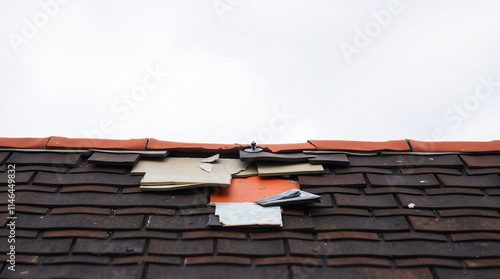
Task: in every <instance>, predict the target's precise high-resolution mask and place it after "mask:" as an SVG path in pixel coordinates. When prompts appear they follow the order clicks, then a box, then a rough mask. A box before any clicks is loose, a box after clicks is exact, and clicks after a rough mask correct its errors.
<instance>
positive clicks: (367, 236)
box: [318, 231, 380, 241]
mask: <svg viewBox="0 0 500 279" xmlns="http://www.w3.org/2000/svg"><path fill="white" fill-rule="evenodd" d="M318 239H321V240H326V239H363V240H375V241H380V238H379V237H378V234H376V233H372V232H356V231H340V232H323V233H318Z"/></svg>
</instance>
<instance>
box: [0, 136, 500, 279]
mask: <svg viewBox="0 0 500 279" xmlns="http://www.w3.org/2000/svg"><path fill="white" fill-rule="evenodd" d="M247 146H248V145H246V144H245V145H242V144H194V143H178V142H170V141H160V140H155V139H134V140H104V139H70V138H62V137H48V138H36V139H31V138H23V139H18V138H0V148H1V149H2V150H1V151H0V170H1V172H0V188H1V190H2V191H1V193H0V196H1V198H0V205H1V208H2V210H1V212H0V224H1V226H2V229H1V230H0V232H1V236H2V238H3V239H2V241H1V242H0V252H1V254H0V258H2V261H1V262H0V268H1V272H0V278H163V277H168V278H220V277H223V276H227V275H228V274H230V276H231V278H337V277H339V278H364V277H370V278H393V277H394V278H497V274H498V272H500V176H499V174H500V153H499V151H500V150H499V149H500V141H490V142H420V141H414V140H396V141H388V142H358V141H319V140H310V141H308V142H307V143H298V144H273V145H259V146H261V147H263V148H264V150H266V151H268V152H273V153H275V155H272V154H271V155H270V154H267V153H266V156H265V157H266V160H273V158H274V159H275V158H276V157H278V158H279V160H281V161H285V162H286V161H287V160H292V161H293V160H297V158H306V159H307V158H309V157H310V156H298V155H297V153H303V154H313V155H318V154H324V153H332V152H333V153H334V154H342V156H345V157H346V158H347V160H337V159H336V161H328V162H326V163H325V161H321V162H323V163H322V165H323V166H324V167H325V169H326V171H325V172H324V173H322V174H314V175H304V174H299V175H292V176H291V177H289V178H287V179H291V180H296V181H298V184H299V185H300V189H301V190H304V191H307V192H309V193H313V194H317V195H320V196H321V199H320V202H319V203H315V204H306V205H289V206H283V207H282V221H283V226H282V227H280V228H276V227H265V226H263V227H258V226H257V227H220V226H211V224H210V223H209V221H210V218H211V216H213V214H214V213H215V208H214V207H213V206H210V205H209V202H210V196H211V194H212V192H213V191H215V189H217V188H216V187H214V188H212V187H203V188H193V189H185V190H177V191H158V192H143V191H141V189H140V188H139V186H140V185H141V178H142V177H141V176H138V175H131V170H132V167H133V165H134V164H136V163H137V160H138V158H139V157H140V160H143V159H144V158H147V157H150V156H157V155H158V154H159V153H155V152H158V151H161V150H168V151H170V152H171V153H170V155H169V156H174V157H189V156H191V157H195V156H198V157H203V156H204V157H207V156H210V155H214V154H216V153H220V154H221V157H223V158H239V153H238V152H239V151H240V150H242V149H244V148H246V147H247ZM94 149H99V150H113V152H104V153H100V154H101V156H94V157H91V156H92V155H93V154H97V153H95V152H94ZM102 154H104V155H102ZM200 154H204V155H203V156H200ZM256 154H258V153H256ZM254 159H255V158H254ZM255 160H259V159H255ZM11 164H15V168H16V171H15V174H16V177H15V183H16V186H15V217H17V219H16V220H15V271H14V272H13V271H11V270H9V269H8V266H9V265H10V264H9V263H8V262H7V260H8V259H9V255H7V253H9V252H10V251H11V249H10V244H9V243H7V241H4V240H6V239H8V237H9V235H11V234H12V233H11V231H10V229H9V228H7V224H8V222H9V221H10V220H9V219H7V217H8V216H9V214H8V211H7V204H8V203H9V201H8V200H9V196H8V195H9V193H8V190H9V186H8V178H9V177H8V175H9V165H11Z"/></svg>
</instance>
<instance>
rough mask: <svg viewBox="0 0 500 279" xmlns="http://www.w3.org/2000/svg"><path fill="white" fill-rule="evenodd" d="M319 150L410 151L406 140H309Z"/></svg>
mask: <svg viewBox="0 0 500 279" xmlns="http://www.w3.org/2000/svg"><path fill="white" fill-rule="evenodd" d="M308 142H309V143H310V144H312V145H314V146H315V147H316V149H317V150H321V151H327V150H343V151H365V152H370V151H410V147H409V146H408V143H407V142H406V141H405V140H390V141H378V142H375V141H348V140H309V141H308Z"/></svg>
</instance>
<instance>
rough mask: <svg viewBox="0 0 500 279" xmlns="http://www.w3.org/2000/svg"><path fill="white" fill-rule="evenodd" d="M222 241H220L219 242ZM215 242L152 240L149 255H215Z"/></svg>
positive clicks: (208, 240) (206, 240) (203, 240)
mask: <svg viewBox="0 0 500 279" xmlns="http://www.w3.org/2000/svg"><path fill="white" fill-rule="evenodd" d="M219 241H220V240H219ZM213 243H214V241H213V240H212V239H202V240H182V241H181V240H166V239H151V241H150V243H149V253H151V254H162V255H184V256H194V255H211V254H213V253H214V244H213Z"/></svg>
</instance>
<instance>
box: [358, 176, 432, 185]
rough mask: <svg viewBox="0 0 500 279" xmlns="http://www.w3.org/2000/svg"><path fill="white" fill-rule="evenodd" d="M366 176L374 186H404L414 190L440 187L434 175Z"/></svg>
mask: <svg viewBox="0 0 500 279" xmlns="http://www.w3.org/2000/svg"><path fill="white" fill-rule="evenodd" d="M366 176H367V177H368V180H369V181H370V183H371V185H372V186H404V187H414V188H426V187H437V186H439V182H438V181H437V180H436V178H435V177H434V175H432V174H414V175H384V174H372V173H368V174H367V175H366Z"/></svg>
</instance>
